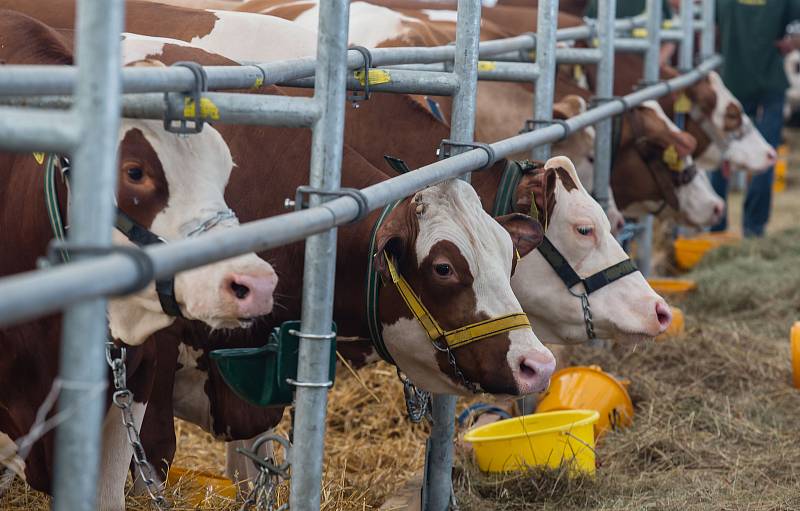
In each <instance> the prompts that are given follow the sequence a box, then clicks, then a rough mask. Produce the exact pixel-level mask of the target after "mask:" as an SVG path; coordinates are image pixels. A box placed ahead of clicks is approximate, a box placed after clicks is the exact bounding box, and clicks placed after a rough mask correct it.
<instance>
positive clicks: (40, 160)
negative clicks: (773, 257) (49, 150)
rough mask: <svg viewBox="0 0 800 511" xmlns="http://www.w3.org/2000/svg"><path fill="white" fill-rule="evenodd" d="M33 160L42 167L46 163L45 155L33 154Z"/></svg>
mask: <svg viewBox="0 0 800 511" xmlns="http://www.w3.org/2000/svg"><path fill="white" fill-rule="evenodd" d="M33 159H34V160H36V163H38V164H39V165H41V164H42V163H44V153H33Z"/></svg>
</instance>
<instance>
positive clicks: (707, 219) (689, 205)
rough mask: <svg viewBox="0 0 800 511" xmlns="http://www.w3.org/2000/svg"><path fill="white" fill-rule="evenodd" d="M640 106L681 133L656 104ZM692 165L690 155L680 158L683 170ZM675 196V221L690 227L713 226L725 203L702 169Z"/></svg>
mask: <svg viewBox="0 0 800 511" xmlns="http://www.w3.org/2000/svg"><path fill="white" fill-rule="evenodd" d="M718 102H719V101H718ZM642 106H644V107H646V108H650V109H652V110H653V111H655V112H656V114H657V115H658V116H659V118H660V119H661V120H662V121H663V122H664V124H666V126H667V128H668V129H669V130H670V131H672V132H673V133H680V132H681V129H680V128H678V126H676V125H675V123H674V122H672V120H671V119H670V118H669V117H667V114H666V113H664V110H663V109H662V108H661V105H659V104H658V102H656V101H645V102H644V103H642ZM745 117H746V116H745ZM692 164H693V160H692V156H691V155H689V154H687V155H686V156H684V157H683V158H682V165H683V168H687V167H689V166H690V165H692ZM675 195H676V196H677V197H678V211H677V220H678V221H679V222H681V223H683V224H685V225H688V226H690V227H708V226H711V225H714V224H716V223H717V222H718V221H719V219H720V218H721V216H722V213H723V212H724V211H725V202H724V201H723V200H722V197H720V196H719V195H717V193H716V192H715V191H714V188H713V187H712V186H711V182H710V181H709V179H708V176H707V175H706V173H705V171H704V170H702V169H699V170H698V172H697V174H696V175H695V177H694V178H693V179H692V180H691V181H689V182H688V183H687V184H685V185H683V186H678V187H676V188H675ZM648 206H649V207H652V206H654V205H653V204H650V205H648ZM655 207H658V205H655ZM648 211H652V209H648Z"/></svg>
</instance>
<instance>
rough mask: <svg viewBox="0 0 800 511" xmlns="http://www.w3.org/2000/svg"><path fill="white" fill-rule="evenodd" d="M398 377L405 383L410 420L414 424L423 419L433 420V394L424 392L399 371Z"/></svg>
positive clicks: (404, 394)
mask: <svg viewBox="0 0 800 511" xmlns="http://www.w3.org/2000/svg"><path fill="white" fill-rule="evenodd" d="M397 377H398V378H400V381H401V382H403V396H404V397H405V399H406V412H407V413H408V420H409V421H411V422H413V423H414V424H419V423H420V422H422V419H428V420H429V421H430V420H431V393H430V392H428V391H427V390H422V389H420V388H419V387H417V386H416V385H414V384H413V383H411V380H409V379H408V377H407V376H406V375H405V374H403V373H402V372H400V368H398V369H397Z"/></svg>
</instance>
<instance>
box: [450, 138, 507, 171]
mask: <svg viewBox="0 0 800 511" xmlns="http://www.w3.org/2000/svg"><path fill="white" fill-rule="evenodd" d="M454 147H467V148H469V149H483V150H484V151H485V152H486V155H487V156H488V157H489V161H487V162H486V165H484V166H483V167H480V168H479V169H477V170H484V169H488V168H489V167H491V166H492V165H494V164H495V162H497V156H496V155H495V152H494V149H492V146H491V145H489V144H484V143H483V142H453V141H452V140H450V139H448V138H446V139H444V140H442V141H441V142H440V143H439V149H438V150H437V151H436V156H438V157H439V159H440V160H444V159H445V158H449V157H450V156H452V154H453V153H452V149H453V148H454Z"/></svg>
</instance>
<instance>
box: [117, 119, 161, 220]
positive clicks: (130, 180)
mask: <svg viewBox="0 0 800 511" xmlns="http://www.w3.org/2000/svg"><path fill="white" fill-rule="evenodd" d="M139 175H141V179H135V177H137V176H139ZM168 200H169V185H168V184H167V178H166V176H165V175H164V168H163V167H162V166H161V161H160V160H159V159H158V155H157V154H156V152H155V150H154V149H153V146H151V145H150V142H148V141H147V139H146V138H145V136H144V134H143V133H142V132H141V131H140V130H138V129H135V128H134V129H131V130H128V132H127V133H125V137H124V138H123V139H122V143H121V144H120V155H119V188H118V190H117V201H118V204H119V208H120V209H121V210H122V211H124V212H125V213H126V214H127V215H128V216H130V217H131V218H133V219H134V220H135V221H136V222H138V223H139V224H141V225H143V226H145V227H150V225H152V223H153V219H154V218H155V217H156V215H157V214H158V213H159V212H161V211H163V210H164V208H166V207H167V201H168Z"/></svg>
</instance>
